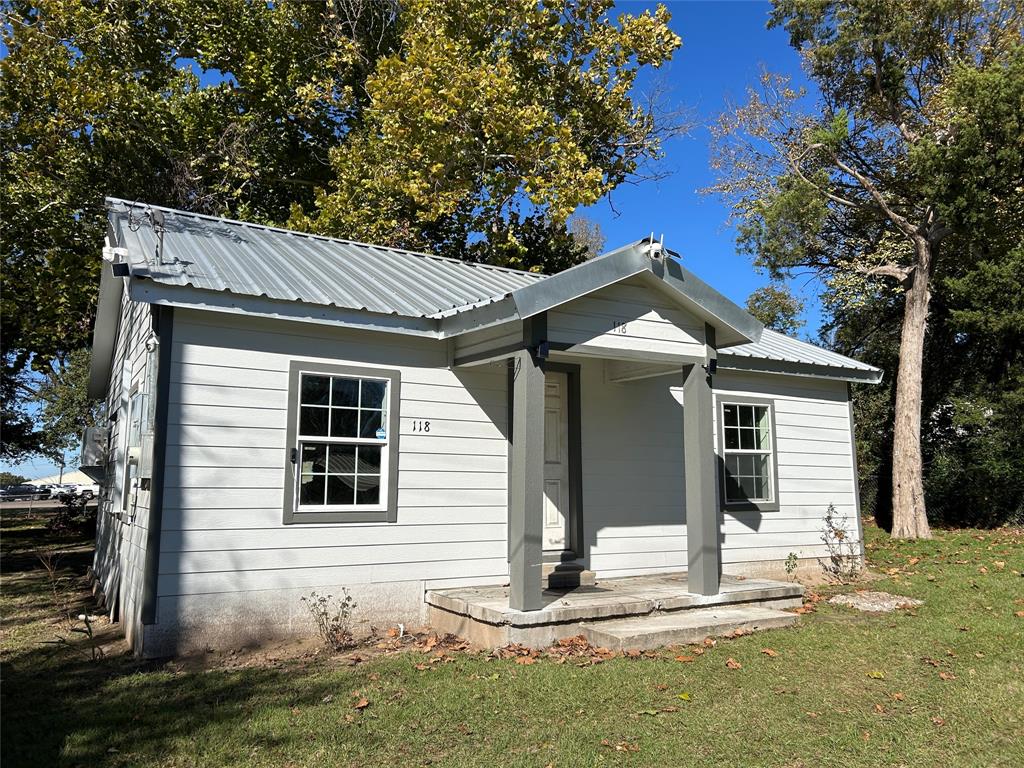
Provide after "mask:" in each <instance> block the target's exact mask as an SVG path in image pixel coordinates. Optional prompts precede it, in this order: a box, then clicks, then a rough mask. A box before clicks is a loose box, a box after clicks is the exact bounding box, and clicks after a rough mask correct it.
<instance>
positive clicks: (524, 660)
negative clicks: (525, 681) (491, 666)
mask: <svg viewBox="0 0 1024 768" xmlns="http://www.w3.org/2000/svg"><path fill="white" fill-rule="evenodd" d="M536 661H537V660H536V659H535V658H533V656H517V657H516V664H534V663H536Z"/></svg>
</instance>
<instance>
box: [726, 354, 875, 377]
mask: <svg viewBox="0 0 1024 768" xmlns="http://www.w3.org/2000/svg"><path fill="white" fill-rule="evenodd" d="M718 367H719V368H720V369H724V370H730V371H746V372H749V373H770V374H785V375H789V376H805V377H808V378H814V379H832V380H835V381H848V382H851V383H857V384H879V383H881V381H882V376H883V375H884V374H883V372H882V371H881V370H879V369H878V368H870V369H864V368H846V367H842V368H841V367H839V366H831V365H817V364H814V363H796V362H792V361H789V360H771V359H769V358H763V357H747V356H746V355H730V354H729V353H728V352H720V353H719V354H718Z"/></svg>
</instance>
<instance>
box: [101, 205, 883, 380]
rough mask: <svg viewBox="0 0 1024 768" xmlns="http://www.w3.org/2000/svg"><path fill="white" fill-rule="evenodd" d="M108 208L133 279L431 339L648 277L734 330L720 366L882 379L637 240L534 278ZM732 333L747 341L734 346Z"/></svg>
mask: <svg viewBox="0 0 1024 768" xmlns="http://www.w3.org/2000/svg"><path fill="white" fill-rule="evenodd" d="M107 207H108V220H109V225H110V239H111V245H112V246H114V247H117V248H121V249H123V254H124V257H123V258H124V260H125V261H126V262H127V263H128V266H129V270H130V274H131V277H132V279H133V281H134V280H135V279H141V280H143V281H152V282H153V283H159V284H162V285H167V286H176V287H177V288H186V289H187V288H196V289H200V290H204V291H211V292H216V293H218V294H222V293H231V294H236V295H244V296H253V297H257V298H260V297H266V298H269V299H276V300H279V301H285V302H297V303H299V304H305V305H316V306H323V307H334V308H339V309H342V310H356V311H357V312H372V313H376V314H382V315H395V316H400V317H405V318H417V319H418V322H420V323H421V324H423V325H424V327H428V326H429V328H435V324H436V330H431V331H429V335H432V336H437V337H441V336H447V335H457V334H458V333H461V332H465V331H468V330H472V329H473V328H475V327H481V326H480V323H485V324H491V323H492V322H495V321H505V320H508V319H516V318H519V317H520V315H522V316H524V317H525V316H529V315H530V314H533V313H535V311H543V310H544V309H546V308H549V307H548V305H549V304H550V305H551V306H554V305H557V304H559V303H564V302H565V301H569V300H571V299H572V298H575V297H576V296H577V295H583V294H585V293H587V292H589V291H590V290H594V289H595V288H596V287H600V286H601V285H603V284H605V283H607V282H609V281H610V282H616V281H617V280H619V279H623V278H625V277H628V276H630V275H635V274H641V275H644V276H647V277H650V276H651V275H653V276H654V277H657V278H658V279H657V280H656V281H655V282H656V283H657V284H658V285H659V286H660V287H661V288H663V289H667V290H670V291H671V292H673V293H676V294H678V295H679V296H681V297H682V298H683V299H684V300H685V302H686V303H687V304H688V305H690V306H691V309H692V310H695V311H697V312H698V314H706V315H708V317H709V318H710V320H712V321H714V322H715V324H716V325H718V324H720V323H724V324H725V326H728V327H729V328H732V329H734V330H735V331H736V333H735V334H734V335H735V337H736V338H735V340H733V341H732V343H733V344H734V345H733V346H729V347H727V348H723V349H720V350H719V353H718V357H719V362H720V364H721V365H722V367H724V368H732V369H743V370H753V371H766V372H789V373H797V374H798V375H800V374H803V375H808V376H825V377H830V378H838V379H845V380H854V381H869V382H877V381H880V380H881V376H882V372H881V371H880V370H879V369H878V368H874V367H872V366H870V365H867V364H865V363H861V362H859V361H857V360H854V359H852V358H849V357H845V356H843V355H840V354H838V353H836V352H830V351H828V350H826V349H822V348H821V347H818V346H815V345H813V344H809V343H807V342H804V341H799V340H797V339H792V338H789V337H788V336H784V335H783V334H781V333H777V332H775V331H770V330H764V331H763V333H762V332H761V327H760V324H759V323H757V322H756V321H755V320H754V319H753V318H751V317H750V316H749V315H747V314H746V313H745V312H743V310H742V309H741V308H740V307H738V306H736V305H735V304H733V303H732V302H730V301H729V300H728V299H726V298H725V297H724V296H722V295H721V294H719V293H718V292H717V291H715V290H714V289H712V288H711V287H710V286H708V285H707V284H706V283H704V282H703V281H701V280H699V278H697V277H696V276H694V275H692V274H691V273H689V272H688V271H687V270H685V268H683V267H682V266H681V265H680V264H679V262H678V259H676V258H675V254H673V253H672V252H671V251H667V250H666V252H665V255H666V256H668V258H660V261H659V259H658V258H656V257H655V256H652V255H651V254H650V253H649V246H650V245H651V244H650V243H648V242H647V241H637V242H636V243H632V244H630V245H627V246H624V247H623V248H620V249H617V250H615V251H612V252H611V253H608V254H605V255H604V256H600V257H598V258H595V259H591V260H590V261H588V262H586V263H584V264H581V265H579V266H577V267H574V268H572V269H570V270H566V271H564V272H561V273H559V274H557V275H551V276H545V275H542V274H538V273H533V272H520V271H517V270H513V269H505V268H502V267H494V266H490V265H487V264H473V263H469V262H463V261H458V260H455V259H447V258H443V257H440V256H432V255H430V254H425V253H416V252H414V251H406V250H400V249H395V248H385V247H382V246H376V245H367V244H364V243H357V242H352V241H349V240H338V239H334V238H329V237H321V236H318V235H309V234H305V233H302V232H294V231H291V230H286V229H278V228H275V227H268V226H262V225H258V224H249V223H246V222H241V221H233V220H230V219H221V218H216V217H213V216H204V215H201V214H195V213H188V212H185V211H178V210H174V209H170V208H161V207H158V206H151V205H144V204H139V203H131V202H128V201H126V200H120V199H117V198H107ZM655 262H658V263H655ZM620 272H621V274H618V273H620ZM611 273H615V274H611ZM648 273H651V274H650V275H648ZM104 275H105V278H106V276H107V271H106V270H105V271H104ZM652 279H653V278H652ZM104 282H105V283H107V282H109V283H110V285H105V286H101V287H105V288H107V289H109V290H108V292H110V291H111V290H113V289H112V288H111V286H112V285H113V284H114V282H115V281H113V280H106V279H105V280H104ZM117 295H118V296H120V294H119V293H118V294H117ZM206 295H210V294H206ZM111 296H113V293H111ZM102 298H103V297H102V296H101V299H102ZM100 303H101V307H100V311H101V312H102V311H103V309H104V307H103V305H104V304H111V305H113V301H112V299H111V298H110V297H107V299H106V300H101V302H100ZM108 309H109V307H108ZM115 311H116V310H115ZM524 313H525V314H524ZM108 314H109V312H108ZM403 322H406V321H403ZM99 325H100V323H99V321H98V322H97V332H98V331H99ZM743 339H756V341H750V342H746V343H736V342H742V341H743ZM720 341H721V340H720Z"/></svg>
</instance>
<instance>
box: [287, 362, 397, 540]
mask: <svg viewBox="0 0 1024 768" xmlns="http://www.w3.org/2000/svg"><path fill="white" fill-rule="evenodd" d="M303 376H322V377H329V378H331V379H352V380H356V381H359V382H360V401H361V399H362V395H361V392H362V387H361V383H362V382H363V381H375V382H380V383H383V384H384V387H385V389H384V398H383V400H382V402H381V411H382V414H381V426H382V427H383V429H384V433H385V436H384V437H383V438H376V437H374V438H366V437H331V436H329V435H303V434H301V432H300V424H301V418H300V413H301V409H302V407H303V403H302V377H303ZM400 381H401V377H400V375H399V373H398V372H397V371H394V370H392V369H370V368H362V367H355V366H346V365H334V364H322V365H321V364H317V363H308V362H294V363H292V366H291V371H290V375H289V399H288V431H287V441H288V442H287V449H288V467H289V471H287V472H286V484H285V499H284V523H285V524H286V525H289V524H295V523H338V522H394V521H395V520H396V516H397V493H398V439H399V434H398V433H399V424H400V422H399V413H398V404H399V402H400V398H399V387H400ZM332 397H333V385H332V386H331V387H330V394H329V398H332ZM360 406H361V402H360V405H359V406H357V407H356V408H355V409H353V410H354V411H355V412H356V413H357V414H358V413H360V412H362V410H363V409H362V408H361V407H360ZM305 407H310V405H309V404H306V406H305ZM312 407H317V408H324V410H326V411H327V412H328V424H329V423H330V421H329V419H330V413H331V410H332V408H333V406H332V404H331V401H330V399H329V400H328V404H327V405H326V406H312ZM372 410H376V409H372ZM328 431H329V427H328ZM304 444H306V445H325V446H328V451H329V450H330V446H332V445H352V446H357V447H358V446H360V445H365V446H374V447H379V448H380V449H381V464H380V484H379V498H378V502H377V503H374V504H360V503H358V502H354V503H352V504H301V503H300V494H301V484H302V476H303V472H302V446H303V445H304ZM357 455H358V454H357ZM307 474H308V473H307ZM315 474H317V475H322V476H323V477H324V478H325V483H326V478H327V477H329V476H330V474H329V473H326V472H324V473H319V472H318V473H315ZM358 477H359V473H358V467H357V466H356V467H353V478H354V481H355V484H356V488H355V492H358Z"/></svg>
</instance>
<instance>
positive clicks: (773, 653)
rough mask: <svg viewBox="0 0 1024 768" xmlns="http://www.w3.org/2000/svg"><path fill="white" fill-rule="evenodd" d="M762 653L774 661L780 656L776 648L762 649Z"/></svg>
mask: <svg viewBox="0 0 1024 768" xmlns="http://www.w3.org/2000/svg"><path fill="white" fill-rule="evenodd" d="M761 653H763V654H764V655H765V656H770V657H771V658H773V659H774V658H775V657H776V656H778V655H779V652H778V651H776V650H775V649H774V648H762V649H761Z"/></svg>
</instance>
